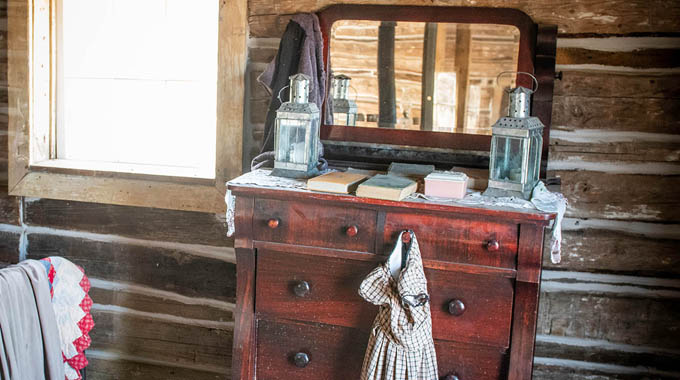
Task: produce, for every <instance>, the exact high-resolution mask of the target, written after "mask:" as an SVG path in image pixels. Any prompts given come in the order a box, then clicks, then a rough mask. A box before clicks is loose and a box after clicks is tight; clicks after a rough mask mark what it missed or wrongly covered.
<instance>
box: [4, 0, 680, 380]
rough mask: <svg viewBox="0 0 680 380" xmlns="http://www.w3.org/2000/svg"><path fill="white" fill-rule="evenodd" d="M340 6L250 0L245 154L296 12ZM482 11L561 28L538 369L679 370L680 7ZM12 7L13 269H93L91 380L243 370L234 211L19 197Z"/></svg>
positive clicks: (494, 0) (638, 374)
mask: <svg viewBox="0 0 680 380" xmlns="http://www.w3.org/2000/svg"><path fill="white" fill-rule="evenodd" d="M392 1H393V2H399V3H404V4H405V3H409V1H410V2H411V3H413V4H421V2H420V1H418V0H392ZM354 2H361V0H359V1H356V0H354ZM330 3H331V1H328V0H295V1H293V0H283V1H276V2H272V1H269V0H250V4H249V5H250V11H249V12H250V16H249V22H250V35H251V38H250V43H249V52H248V54H249V60H250V63H249V77H248V78H249V86H247V89H246V97H247V99H249V105H248V108H249V113H248V115H247V118H246V122H247V127H246V128H247V129H246V131H245V133H244V146H245V147H246V149H248V150H246V151H245V155H246V157H249V156H251V155H252V154H253V152H254V150H255V149H256V146H257V143H258V142H259V141H260V140H261V138H262V123H263V121H264V120H263V117H264V112H263V110H264V109H265V108H266V106H267V102H268V96H267V94H266V93H265V92H264V91H263V90H262V89H261V88H260V87H259V86H258V85H257V83H256V81H255V77H256V76H257V74H258V73H259V72H261V71H262V70H263V68H264V67H265V65H266V62H268V61H269V60H270V59H271V58H272V57H273V56H274V55H275V53H276V48H277V47H278V42H279V39H278V38H279V37H280V35H281V34H282V32H283V29H284V28H285V25H286V23H287V22H288V19H289V17H290V16H289V15H291V14H293V13H295V12H299V11H313V10H318V9H320V8H322V7H323V6H325V5H328V4H330ZM431 3H432V4H434V5H443V4H451V5H461V4H467V2H464V1H455V0H451V1H441V0H434V1H432V2H431ZM475 4H476V5H491V6H506V7H513V6H514V7H518V8H520V9H522V10H524V11H525V12H527V13H528V14H529V15H530V16H531V17H533V18H534V19H535V20H536V21H538V22H544V23H553V24H557V25H559V27H560V36H559V37H560V38H559V40H558V70H560V71H562V72H563V80H562V81H558V82H557V83H556V88H555V104H554V110H553V128H554V129H553V133H552V136H553V138H552V140H551V141H550V144H551V161H550V167H549V168H550V170H551V173H552V174H553V175H558V176H560V177H561V178H562V184H563V185H562V190H563V192H564V193H565V195H567V197H568V198H569V200H570V202H571V204H570V207H569V211H568V215H567V219H566V221H565V224H564V229H565V232H564V235H565V241H564V253H563V256H564V258H563V262H562V264H560V265H553V264H550V263H549V260H548V259H547V257H546V261H545V262H544V264H545V271H544V276H543V283H542V293H541V307H540V318H539V327H538V339H537V350H536V355H537V357H536V369H535V372H534V378H535V379H598V380H600V379H641V378H654V379H659V378H667V379H671V378H678V377H680V364H679V363H680V360H678V359H680V347H679V343H678V342H680V322H679V321H680V302H678V300H679V299H680V282H679V281H678V280H677V278H678V277H679V276H680V252H679V249H678V247H677V245H678V243H679V240H680V226H679V225H678V223H679V222H680V207H678V206H679V203H680V202H679V199H678V198H679V195H678V194H679V192H678V190H677V188H678V185H679V184H680V164H678V158H679V157H680V137H679V136H678V134H680V118H679V117H678V116H679V115H680V69H679V66H680V63H679V62H678V58H677V57H678V56H680V54H678V53H679V51H678V50H680V39H679V35H678V34H677V31H678V30H680V25H679V24H680V5H679V4H678V3H677V2H668V1H647V0H635V1H622V0H613V1H608V2H589V1H574V0H571V1H570V0H540V1H532V2H526V1H519V0H516V1H515V0H511V1H500V0H479V1H476V2H475ZM6 14H7V13H6V0H0V52H2V54H0V265H3V266H4V265H7V264H9V263H14V262H17V261H19V260H21V259H23V258H39V257H44V256H47V255H54V254H58V255H63V256H66V257H68V258H70V259H72V260H73V261H75V262H76V263H78V264H79V265H82V266H83V267H84V268H85V270H86V272H87V273H88V274H89V275H90V277H91V279H92V284H93V287H92V290H91V294H92V297H93V299H94V300H95V306H94V308H93V312H94V317H95V322H96V323H97V327H96V328H95V330H94V332H93V334H92V335H93V346H92V349H91V350H89V351H88V356H89V359H90V363H91V364H90V367H89V370H88V375H89V378H90V379H123V378H125V379H152V380H153V379H212V378H225V377H228V374H229V372H230V371H229V367H230V362H231V337H232V328H233V324H232V309H233V302H234V296H235V293H234V279H235V268H234V264H233V262H234V261H233V250H232V248H231V245H232V243H231V241H230V240H229V239H227V238H226V237H225V230H226V229H225V227H224V223H223V219H222V216H221V215H214V214H204V213H194V212H174V211H162V210H155V209H148V208H137V207H123V206H107V205H96V204H88V203H78V202H64V201H53V200H47V199H32V198H17V197H10V196H7V193H6V182H7V155H8V153H7V145H8V142H7V139H8V136H7V115H8V112H9V110H8V109H9V107H8V105H7V102H8V100H7V87H6V86H7V73H6V57H7V55H8V54H11V52H9V53H8V52H7V49H6V35H5V34H6V31H7V20H6ZM244 162H245V164H246V165H247V163H248V162H249V160H247V161H244ZM159 196H162V195H161V194H159ZM225 374H226V375H225Z"/></svg>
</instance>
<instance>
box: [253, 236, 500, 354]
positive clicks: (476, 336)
mask: <svg viewBox="0 0 680 380" xmlns="http://www.w3.org/2000/svg"><path fill="white" fill-rule="evenodd" d="M372 258H373V259H374V261H360V260H348V259H340V258H330V257H322V256H311V255H298V254H292V253H282V252H275V251H268V250H259V251H258V257H257V268H258V273H257V279H256V281H257V286H256V296H255V299H256V312H257V314H258V315H259V316H261V317H263V318H287V319H295V320H301V321H309V322H320V323H326V324H333V325H338V326H347V327H357V328H360V329H365V330H368V329H370V327H371V325H372V323H373V319H374V318H375V315H376V313H377V310H378V308H377V307H376V306H373V305H371V304H369V303H368V302H366V301H365V300H363V299H362V298H361V297H360V296H359V295H358V289H359V285H360V284H361V281H362V280H363V279H364V277H365V276H366V275H367V274H368V273H369V272H370V271H371V270H372V269H373V268H374V267H375V266H376V265H378V261H375V260H383V259H384V258H382V257H377V256H374V257H372ZM425 275H426V277H427V280H428V288H429V290H430V297H431V310H432V324H433V334H434V336H435V338H437V339H443V340H450V341H457V342H467V343H474V344H486V345H491V346H496V347H508V343H509V336H510V324H511V319H512V318H511V316H512V299H513V280H511V279H508V278H502V277H496V276H488V275H473V274H466V273H457V272H448V271H443V270H435V269H428V268H426V269H425Z"/></svg>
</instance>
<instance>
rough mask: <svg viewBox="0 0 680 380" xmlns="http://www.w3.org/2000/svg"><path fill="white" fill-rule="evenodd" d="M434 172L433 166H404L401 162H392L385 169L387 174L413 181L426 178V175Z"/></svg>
mask: <svg viewBox="0 0 680 380" xmlns="http://www.w3.org/2000/svg"><path fill="white" fill-rule="evenodd" d="M433 171H434V165H421V164H405V163H401V162H393V163H391V164H390V167H389V169H387V174H391V175H397V176H400V177H407V178H409V179H412V180H414V181H417V180H418V179H420V178H425V177H427V175H428V174H430V173H432V172H433Z"/></svg>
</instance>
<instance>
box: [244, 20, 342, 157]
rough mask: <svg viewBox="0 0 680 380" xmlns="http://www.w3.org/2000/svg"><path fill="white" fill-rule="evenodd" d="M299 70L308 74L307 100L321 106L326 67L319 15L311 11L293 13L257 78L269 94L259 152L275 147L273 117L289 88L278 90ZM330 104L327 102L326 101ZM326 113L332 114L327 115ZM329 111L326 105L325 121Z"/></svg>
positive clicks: (324, 96) (285, 97) (324, 89)
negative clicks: (270, 58)
mask: <svg viewBox="0 0 680 380" xmlns="http://www.w3.org/2000/svg"><path fill="white" fill-rule="evenodd" d="M297 73H302V74H305V75H307V76H309V77H310V78H311V80H312V81H311V83H310V88H309V101H310V102H311V103H315V104H316V105H317V107H319V109H320V110H321V109H323V108H322V106H323V101H324V99H325V98H326V95H327V94H328V89H327V88H326V69H325V66H324V61H323V36H322V35H321V27H320V26H319V18H318V17H317V16H316V14H314V13H304V14H296V15H294V16H293V17H292V18H291V20H290V22H289V23H288V26H287V27H286V31H285V32H284V34H283V36H282V37H281V42H280V44H279V51H278V53H277V54H276V57H275V58H274V59H273V60H272V61H271V62H270V63H269V65H268V66H267V69H266V70H265V71H264V72H263V73H262V74H261V75H260V76H259V77H258V78H257V80H258V82H260V83H262V84H263V85H264V86H265V87H266V88H267V90H268V91H269V92H270V94H271V95H272V98H271V102H270V103H269V110H268V111H267V118H266V121H265V127H264V141H263V143H262V149H261V151H260V153H263V152H267V151H271V150H274V120H275V119H276V110H278V109H279V107H280V106H281V101H283V102H286V101H288V92H287V91H283V92H281V101H279V98H278V95H279V91H280V90H281V89H282V88H283V87H284V86H286V85H288V77H290V76H291V75H293V74H297ZM329 104H330V103H329ZM329 117H331V118H330V119H329ZM331 121H332V114H330V111H329V109H328V108H327V109H326V122H327V124H332V122H331Z"/></svg>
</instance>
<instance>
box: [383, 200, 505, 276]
mask: <svg viewBox="0 0 680 380" xmlns="http://www.w3.org/2000/svg"><path fill="white" fill-rule="evenodd" d="M407 229H412V230H413V231H414V232H415V233H416V237H417V238H418V243H419V244H420V251H421V253H422V255H423V258H424V259H431V260H441V261H448V262H455V263H463V264H476V265H485V266H492V267H499V268H510V269H515V268H516V266H517V242H518V232H519V228H518V226H517V224H514V223H503V222H493V221H484V222H480V221H475V220H470V219H455V218H448V217H445V216H439V215H432V214H417V215H416V214H412V213H396V212H391V213H387V215H386V216H385V231H384V236H383V241H384V242H385V243H384V246H383V252H388V251H389V250H390V249H391V248H392V247H391V246H392V244H393V242H394V241H396V240H397V238H398V236H399V233H400V232H401V231H403V230H407Z"/></svg>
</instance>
